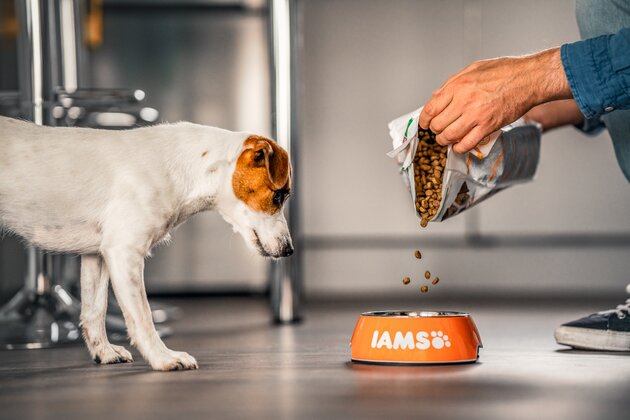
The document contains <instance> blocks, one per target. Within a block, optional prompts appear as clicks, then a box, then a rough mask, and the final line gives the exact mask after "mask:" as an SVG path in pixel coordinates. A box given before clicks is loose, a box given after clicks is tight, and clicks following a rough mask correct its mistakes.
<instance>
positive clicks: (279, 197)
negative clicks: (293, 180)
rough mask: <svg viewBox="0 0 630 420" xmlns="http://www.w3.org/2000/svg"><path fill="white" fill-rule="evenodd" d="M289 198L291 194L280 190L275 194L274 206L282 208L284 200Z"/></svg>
mask: <svg viewBox="0 0 630 420" xmlns="http://www.w3.org/2000/svg"><path fill="white" fill-rule="evenodd" d="M288 196H289V193H287V191H285V190H278V191H276V192H275V193H274V194H273V204H275V205H276V206H281V205H282V203H284V200H286V198H287V197H288Z"/></svg>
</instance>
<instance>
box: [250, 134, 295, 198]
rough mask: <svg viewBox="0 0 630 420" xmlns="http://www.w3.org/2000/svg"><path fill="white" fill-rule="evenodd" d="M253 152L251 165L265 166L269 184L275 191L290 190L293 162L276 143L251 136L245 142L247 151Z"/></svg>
mask: <svg viewBox="0 0 630 420" xmlns="http://www.w3.org/2000/svg"><path fill="white" fill-rule="evenodd" d="M246 150H251V151H250V154H251V155H250V156H251V165H252V166H254V167H262V166H264V167H265V168H266V170H267V175H268V177H269V182H270V183H271V186H272V188H273V189H274V190H279V189H281V188H283V187H286V188H290V182H291V162H290V161H289V155H288V154H287V152H286V151H284V149H283V148H281V147H280V146H278V145H277V144H276V142H275V141H273V140H271V139H267V138H265V137H260V136H250V137H249V138H248V139H247V140H246V141H245V149H244V152H245V151H246Z"/></svg>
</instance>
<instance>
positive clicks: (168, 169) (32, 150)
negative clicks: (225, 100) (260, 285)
mask: <svg viewBox="0 0 630 420" xmlns="http://www.w3.org/2000/svg"><path fill="white" fill-rule="evenodd" d="M290 193H291V163H290V160H289V156H288V154H287V152H286V151H285V150H283V149H282V148H281V147H279V146H278V145H277V144H276V143H275V142H274V141H273V140H271V139H268V138H265V137H262V136H258V135H253V134H248V133H241V132H231V131H227V130H223V129H220V128H215V127H208V126H202V125H197V124H192V123H187V122H179V123H175V124H162V125H156V126H152V127H143V128H136V129H130V130H124V131H110V130H97V129H90V128H64V127H42V126H38V125H35V124H33V123H30V122H26V121H20V120H15V119H11V118H6V117H0V227H2V228H3V229H4V230H5V231H8V232H11V233H14V234H17V235H18V236H21V237H22V238H24V239H25V240H27V241H28V242H30V243H32V244H34V245H36V246H38V247H40V248H42V249H44V250H47V251H52V252H62V253H77V254H80V255H81V316H80V318H81V328H82V331H83V337H84V339H85V343H86V345H87V348H88V350H89V352H90V355H91V356H92V359H93V360H94V361H95V362H96V363H101V364H110V363H123V362H132V361H133V358H132V356H131V354H130V353H129V352H128V351H127V350H126V349H125V348H124V347H123V346H117V345H113V344H111V343H109V341H108V339H107V334H106V332H105V315H106V308H107V291H108V284H109V282H110V281H111V285H112V288H113V290H114V293H115V295H116V299H117V301H118V303H119V304H120V307H121V308H122V311H123V315H124V318H125V323H126V326H127V332H128V335H129V338H130V341H131V344H132V345H134V346H135V347H136V348H137V349H138V350H139V351H140V353H141V354H142V356H143V357H144V359H145V360H146V361H147V362H148V363H149V364H150V365H151V367H152V368H153V369H154V370H161V371H168V370H180V369H197V368H198V364H197V361H196V360H195V358H194V357H192V356H191V355H189V354H188V353H185V352H178V351H173V350H170V349H169V348H167V347H166V345H165V344H164V343H163V342H162V340H161V339H160V337H159V336H158V334H157V333H156V331H155V327H154V325H153V320H152V318H151V311H150V308H149V303H148V301H147V297H146V292H145V287H144V274H143V272H144V259H145V257H147V256H149V255H150V252H151V249H152V248H153V247H154V246H155V245H156V244H158V243H160V242H164V241H168V239H169V238H170V232H171V231H172V230H173V229H174V228H175V227H177V226H178V225H180V224H181V223H183V222H184V221H185V220H186V219H188V218H189V217H190V216H192V215H194V214H196V213H199V212H201V211H207V210H217V211H218V212H219V213H220V214H221V216H222V217H223V219H225V221H227V222H228V223H229V224H231V225H232V227H233V229H234V231H235V232H238V233H239V234H240V235H241V236H242V237H243V238H244V240H245V242H246V243H247V245H248V246H249V247H250V248H252V249H253V250H255V251H257V252H258V253H259V254H261V255H263V256H265V257H270V258H281V257H286V256H289V255H291V254H292V253H293V244H292V240H291V235H290V232H289V229H288V226H287V222H286V219H285V217H284V215H283V212H282V209H283V206H284V203H285V201H286V199H287V198H288V197H289V194H290Z"/></svg>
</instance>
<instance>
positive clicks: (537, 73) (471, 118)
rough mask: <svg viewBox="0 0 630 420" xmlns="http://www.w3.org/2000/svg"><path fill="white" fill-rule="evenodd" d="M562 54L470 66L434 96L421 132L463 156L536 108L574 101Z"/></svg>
mask: <svg viewBox="0 0 630 420" xmlns="http://www.w3.org/2000/svg"><path fill="white" fill-rule="evenodd" d="M571 97H572V94H571V89H570V88H569V84H568V82H567V79H566V76H565V73H564V68H563V66H562V61H561V59H560V49H559V48H553V49H550V50H546V51H543V52H540V53H537V54H534V55H530V56H525V57H504V58H497V59H492V60H483V61H477V62H475V63H472V64H471V65H469V66H468V67H466V68H465V69H464V70H462V71H461V72H459V73H457V74H455V75H453V76H451V77H450V78H449V79H448V80H447V81H446V82H445V83H444V85H442V87H440V88H439V89H438V90H436V91H435V92H434V93H433V96H432V98H431V100H429V102H427V104H426V105H425V106H424V108H423V110H422V113H421V114H420V120H419V123H420V126H421V127H422V128H424V129H427V128H428V129H431V131H433V132H434V133H436V134H437V136H436V141H437V142H438V143H440V144H442V145H448V144H453V151H455V152H456V153H465V152H468V151H469V150H471V149H472V148H474V147H475V146H476V145H477V144H478V143H479V142H480V141H482V140H483V139H484V138H485V137H486V136H488V135H490V134H492V133H493V132H495V131H496V130H498V129H500V128H501V127H503V126H504V125H506V124H509V123H511V122H514V121H516V120H517V119H518V118H520V117H521V116H523V115H524V114H525V113H526V112H527V111H529V110H530V109H531V108H532V107H534V106H535V105H538V104H541V103H544V102H548V101H552V100H556V99H565V98H571Z"/></svg>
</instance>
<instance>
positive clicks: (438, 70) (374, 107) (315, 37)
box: [299, 0, 630, 296]
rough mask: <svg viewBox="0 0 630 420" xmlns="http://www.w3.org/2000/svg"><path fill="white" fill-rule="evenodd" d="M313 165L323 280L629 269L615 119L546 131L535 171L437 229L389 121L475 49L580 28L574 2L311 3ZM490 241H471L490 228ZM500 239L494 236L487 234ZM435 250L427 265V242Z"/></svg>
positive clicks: (514, 49) (523, 44) (594, 285)
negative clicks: (426, 215)
mask: <svg viewBox="0 0 630 420" xmlns="http://www.w3.org/2000/svg"><path fill="white" fill-rule="evenodd" d="M302 7H303V21H302V22H301V24H302V28H303V50H302V54H301V59H300V70H301V77H302V79H301V89H302V90H301V93H300V97H301V98H302V101H301V119H302V123H303V127H302V128H303V130H302V138H301V142H302V150H301V151H302V153H301V156H300V157H299V163H300V165H301V169H302V173H303V175H302V182H301V184H300V188H301V190H300V193H301V198H302V219H303V221H304V229H305V235H306V245H307V247H306V253H305V254H306V257H305V273H306V276H305V281H306V290H307V293H308V294H310V295H322V294H324V295H328V294H336V295H349V296H352V295H355V294H357V293H359V292H360V293H364V294H375V295H376V294H400V295H403V294H404V295H406V296H408V295H409V293H415V291H414V292H410V291H409V290H408V288H407V289H406V288H404V287H403V286H402V284H401V282H400V278H401V277H402V276H403V275H408V274H412V275H413V274H415V275H419V274H420V273H421V272H424V270H425V268H428V269H430V270H431V271H432V272H434V273H435V274H438V275H439V276H440V277H441V278H442V280H443V281H442V283H441V285H440V287H439V288H437V287H436V288H435V294H437V295H442V296H444V295H447V294H451V295H452V294H471V295H472V294H475V293H483V294H486V293H513V292H518V293H528V294H542V293H544V294H559V295H562V294H566V295H571V294H591V293H600V294H601V293H611V294H612V293H618V294H621V293H622V290H623V287H624V286H625V284H626V283H627V282H628V281H629V277H628V276H627V273H628V272H630V259H628V258H627V256H628V251H629V250H630V247H629V245H630V240H629V238H630V236H628V235H630V221H629V220H628V218H627V207H628V205H629V204H630V188H628V184H627V182H626V181H625V179H624V178H623V175H622V174H621V171H620V170H619V168H618V167H617V165H616V161H615V158H614V154H613V149H612V145H611V143H610V139H609V137H608V135H607V134H606V133H603V134H601V135H599V136H596V137H586V136H584V135H582V134H581V133H579V132H578V131H577V130H575V129H573V128H564V129H560V130H558V131H555V132H551V133H549V134H546V135H545V136H544V139H543V146H542V149H543V150H542V158H541V163H540V167H539V171H538V174H537V177H536V180H535V182H532V183H530V184H527V185H522V186H517V187H514V188H512V189H511V190H508V191H504V192H502V193H500V194H498V195H497V196H495V197H493V198H492V199H491V200H489V201H487V202H485V203H483V204H482V205H480V206H479V207H478V208H477V209H474V210H471V211H470V212H469V213H468V214H465V215H460V216H458V217H456V218H454V219H451V220H448V221H446V222H443V223H440V224H431V225H430V227H429V228H427V229H426V230H420V229H419V228H418V220H417V219H416V217H415V215H414V212H413V209H412V204H411V203H410V199H409V197H408V195H407V194H408V193H407V191H406V190H405V189H404V187H403V184H402V182H401V180H400V179H399V176H398V174H397V171H396V167H395V165H394V164H393V162H392V161H391V160H390V159H389V158H387V157H386V156H385V153H386V152H387V151H389V149H390V146H391V142H390V139H389V136H388V134H387V123H388V122H389V121H390V120H392V119H393V118H395V117H397V116H399V115H401V114H403V113H406V112H408V111H410V110H412V109H415V108H417V107H418V106H420V105H421V104H422V103H424V102H425V101H426V100H427V99H428V98H429V97H430V95H431V92H432V91H433V90H434V89H436V88H437V87H439V86H440V85H441V83H442V82H443V81H444V80H445V79H446V78H447V77H448V76H450V75H451V74H452V73H454V72H456V71H458V70H459V69H461V68H463V67H464V66H465V65H466V64H467V63H469V62H470V61H473V60H476V59H482V58H491V57H495V56H499V55H518V54H524V53H529V52H533V51H537V50H540V49H543V48H548V47H552V46H556V45H560V44H562V43H565V42H569V41H572V40H577V39H578V38H579V34H578V30H577V25H576V23H575V16H574V9H573V8H574V5H573V2H572V1H567V0H564V1H553V2H548V1H542V0H540V1H528V2H521V1H516V0H510V1H499V0H496V1H490V0H483V1H482V0H470V1H454V0H451V1H439V2H437V1H405V0H396V1H387V2H381V1H371V0H363V1H352V0H335V1H323V0H318V1H315V0H306V1H304V2H303V3H302ZM480 237H481V239H482V240H471V239H470V238H480ZM483 238H486V240H483ZM415 248H420V249H422V250H423V251H424V253H425V258H424V259H423V262H422V264H418V262H417V261H415V260H414V258H413V257H412V253H413V250H414V249H415Z"/></svg>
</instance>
